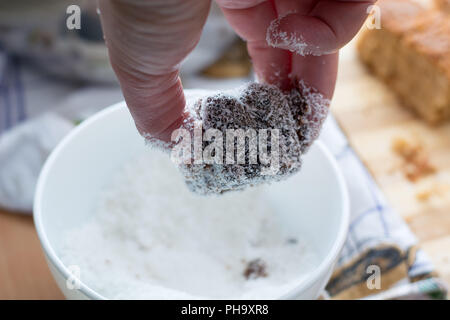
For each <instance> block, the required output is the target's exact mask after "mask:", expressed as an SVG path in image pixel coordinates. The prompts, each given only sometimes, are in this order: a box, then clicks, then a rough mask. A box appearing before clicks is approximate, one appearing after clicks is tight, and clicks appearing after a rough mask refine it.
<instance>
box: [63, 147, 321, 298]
mask: <svg viewBox="0 0 450 320" xmlns="http://www.w3.org/2000/svg"><path fill="white" fill-rule="evenodd" d="M265 190H266V189H264V187H258V188H250V189H247V190H245V191H242V192H237V193H228V194H224V195H222V196H211V197H202V196H199V195H196V194H194V193H192V192H190V191H189V189H188V188H187V186H186V184H185V183H184V181H183V177H182V176H181V174H180V172H179V171H178V170H177V169H176V167H175V166H174V165H173V163H172V162H171V161H169V158H168V155H167V154H166V153H163V152H161V151H158V150H147V151H146V152H145V153H144V154H143V155H140V156H139V157H137V158H136V159H134V160H132V161H130V162H129V163H126V164H125V165H124V167H123V168H121V169H120V170H119V171H118V172H117V173H116V174H115V175H114V176H113V177H112V180H111V181H109V182H108V184H107V185H106V186H105V190H104V191H103V193H102V194H101V196H100V197H99V199H98V203H97V205H96V208H95V212H93V215H92V218H91V220H90V221H88V222H87V223H86V224H84V225H82V226H81V227H77V228H74V229H73V230H71V231H70V232H68V233H67V234H66V237H65V239H64V241H63V242H62V247H61V248H60V253H61V259H62V261H63V262H64V264H65V265H66V266H73V265H75V266H78V267H79V270H80V280H81V281H82V282H83V283H85V284H86V285H87V286H89V287H90V288H91V289H93V290H95V291H96V292H98V293H99V294H101V295H103V296H104V297H106V298H110V299H203V298H206V299H273V298H279V297H281V296H282V295H283V294H286V293H287V292H289V291H290V290H291V289H293V288H294V287H296V286H298V285H299V284H300V283H301V281H302V280H303V279H305V278H306V277H308V274H309V273H310V272H311V271H312V270H313V269H314V268H315V267H316V266H317V265H318V256H317V255H316V254H315V252H314V250H313V248H311V247H310V246H307V245H306V244H305V241H302V239H301V235H298V234H288V233H287V232H286V231H285V229H284V228H283V227H282V225H280V223H279V221H278V220H277V214H276V211H275V208H272V207H271V205H270V204H269V203H268V202H267V201H266V200H265V199H266V197H264V192H266V191H265Z"/></svg>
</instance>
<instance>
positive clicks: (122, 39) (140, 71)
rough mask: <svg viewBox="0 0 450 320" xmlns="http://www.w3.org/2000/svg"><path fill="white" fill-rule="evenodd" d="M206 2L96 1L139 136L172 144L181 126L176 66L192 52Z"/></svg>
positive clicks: (181, 101)
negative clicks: (172, 134) (172, 136)
mask: <svg viewBox="0 0 450 320" xmlns="http://www.w3.org/2000/svg"><path fill="white" fill-rule="evenodd" d="M209 6H210V0H152V1H141V0H100V1H99V8H100V12H101V14H100V15H101V20H102V26H103V32H104V35H105V41H106V45H107V47H108V51H109V58H110V61H111V65H112V67H113V69H114V71H115V73H116V75H117V77H118V79H119V82H120V85H121V88H122V91H123V94H124V97H125V101H126V103H127V105H128V107H129V109H130V112H131V114H132V116H133V119H134V121H135V123H136V127H137V129H138V130H139V132H140V133H141V134H143V135H144V134H145V135H149V136H151V137H152V138H156V139H160V140H163V141H166V142H168V141H170V137H171V133H172V131H173V130H175V129H176V128H178V127H180V126H181V124H182V122H183V120H184V113H183V110H184V107H185V103H186V102H185V97H184V93H183V87H182V84H181V81H180V78H179V65H180V63H181V62H182V61H183V59H184V58H185V57H186V56H187V55H188V54H189V52H191V51H192V49H193V48H194V47H195V46H196V44H197V42H198V40H199V38H200V34H201V30H202V28H203V25H204V23H205V20H206V17H207V15H208V12H209Z"/></svg>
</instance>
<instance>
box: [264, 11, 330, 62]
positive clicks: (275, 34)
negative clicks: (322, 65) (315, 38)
mask: <svg viewBox="0 0 450 320" xmlns="http://www.w3.org/2000/svg"><path fill="white" fill-rule="evenodd" d="M292 13H295V12H289V13H288V14H292ZM288 14H286V15H283V16H281V17H279V18H277V19H274V20H272V21H271V23H270V24H269V27H268V28H267V31H266V42H267V44H268V45H270V46H271V47H274V48H283V49H286V50H289V51H290V52H293V53H296V54H298V55H301V56H307V55H312V56H321V55H323V54H324V53H321V50H320V48H319V47H318V46H313V45H312V44H310V43H307V42H306V41H305V39H304V38H303V36H302V35H300V34H295V33H289V32H286V31H281V30H280V24H281V20H282V19H283V18H285V17H286V16H287V15H288Z"/></svg>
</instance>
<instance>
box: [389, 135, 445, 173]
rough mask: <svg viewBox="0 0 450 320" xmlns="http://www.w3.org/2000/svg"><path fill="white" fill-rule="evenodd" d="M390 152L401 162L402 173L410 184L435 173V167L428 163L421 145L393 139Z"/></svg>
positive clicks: (402, 139)
mask: <svg viewBox="0 0 450 320" xmlns="http://www.w3.org/2000/svg"><path fill="white" fill-rule="evenodd" d="M392 150H393V151H394V153H395V154H397V155H398V156H399V157H400V158H401V159H402V160H403V164H402V167H401V169H402V171H403V174H404V175H405V177H406V178H407V179H408V180H409V181H411V182H417V181H418V180H419V179H421V178H423V177H426V176H429V175H432V174H434V173H436V167H435V166H434V165H432V164H431V163H430V161H429V158H428V155H427V153H426V151H425V148H424V146H423V144H422V143H420V142H416V143H412V142H410V141H408V140H406V139H404V138H395V139H394V140H393V141H392Z"/></svg>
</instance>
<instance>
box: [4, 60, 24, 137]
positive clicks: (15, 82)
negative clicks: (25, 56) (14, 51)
mask: <svg viewBox="0 0 450 320" xmlns="http://www.w3.org/2000/svg"><path fill="white" fill-rule="evenodd" d="M0 58H1V59H0V70H1V73H0V134H1V133H3V132H4V131H6V130H8V129H9V128H11V127H13V126H15V125H16V124H18V123H19V122H21V121H23V120H25V118H26V114H25V105H24V103H25V96H24V90H23V83H22V79H21V61H20V59H19V58H18V57H16V56H9V55H7V54H5V53H4V52H0Z"/></svg>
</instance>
